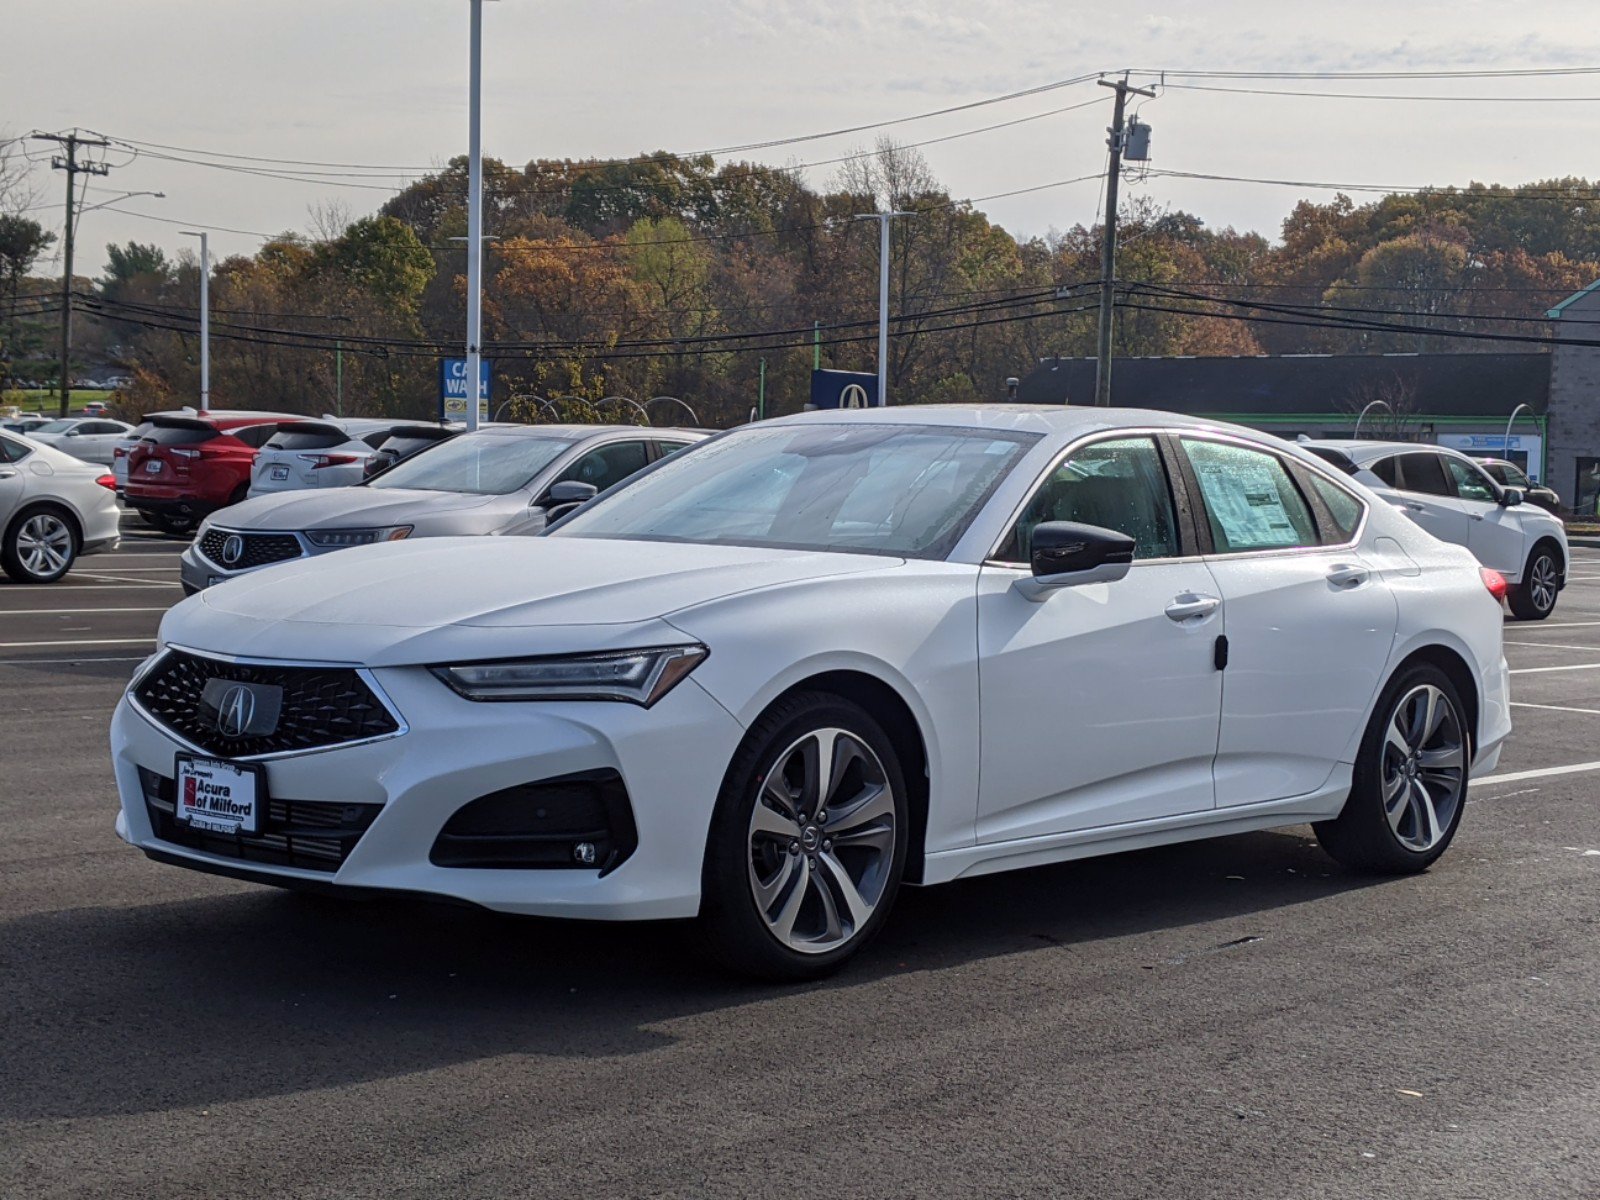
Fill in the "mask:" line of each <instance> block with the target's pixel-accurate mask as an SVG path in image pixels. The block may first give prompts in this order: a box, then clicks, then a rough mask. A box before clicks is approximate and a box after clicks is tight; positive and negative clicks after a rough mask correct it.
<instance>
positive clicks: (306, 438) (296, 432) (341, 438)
mask: <svg viewBox="0 0 1600 1200" xmlns="http://www.w3.org/2000/svg"><path fill="white" fill-rule="evenodd" d="M349 440H350V438H349V436H348V435H347V434H346V433H345V432H344V430H342V429H329V428H327V427H321V428H314V429H308V430H300V429H295V428H294V427H292V426H291V427H289V428H286V429H280V430H278V432H277V433H275V434H273V435H272V436H271V437H270V438H268V439H267V443H266V449H268V450H326V449H328V448H329V447H330V446H342V445H344V443H345V442H347V441H349Z"/></svg>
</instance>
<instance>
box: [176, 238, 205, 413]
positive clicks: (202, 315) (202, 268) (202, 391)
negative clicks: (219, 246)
mask: <svg viewBox="0 0 1600 1200" xmlns="http://www.w3.org/2000/svg"><path fill="white" fill-rule="evenodd" d="M178 232H180V233H182V234H183V235H184V236H185V237H197V238H199V239H200V411H201V412H206V411H207V410H209V409H210V407H211V250H210V245H209V244H208V242H207V239H206V235H205V233H204V231H201V230H195V229H181V230H179V231H178Z"/></svg>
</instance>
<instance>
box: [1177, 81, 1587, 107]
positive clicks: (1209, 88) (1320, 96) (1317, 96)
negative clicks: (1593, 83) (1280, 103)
mask: <svg viewBox="0 0 1600 1200" xmlns="http://www.w3.org/2000/svg"><path fill="white" fill-rule="evenodd" d="M1162 86H1163V87H1168V88H1181V89H1182V90H1184V91H1186V92H1232V93H1234V94H1236V95H1241V96H1301V97H1304V98H1307V99H1312V100H1403V101H1406V102H1408V103H1409V102H1414V101H1434V100H1439V101H1445V102H1454V103H1460V104H1592V103H1594V102H1596V101H1600V96H1430V95H1427V94H1426V93H1423V94H1418V95H1410V96H1398V95H1393V94H1381V95H1380V94H1377V93H1373V92H1307V91H1301V90H1298V89H1292V90H1291V89H1287V88H1246V87H1225V86H1222V85H1220V84H1207V83H1166V84H1163V85H1162Z"/></svg>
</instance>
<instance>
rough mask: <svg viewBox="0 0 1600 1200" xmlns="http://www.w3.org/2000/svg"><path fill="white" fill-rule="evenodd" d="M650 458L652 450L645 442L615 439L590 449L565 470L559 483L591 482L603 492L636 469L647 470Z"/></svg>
mask: <svg viewBox="0 0 1600 1200" xmlns="http://www.w3.org/2000/svg"><path fill="white" fill-rule="evenodd" d="M648 460H649V452H648V451H647V450H646V448H645V443H644V442H612V443H611V444H610V445H608V446H601V447H600V448H599V449H596V450H591V451H589V453H587V454H585V455H584V456H583V457H582V458H580V459H579V460H578V461H577V462H575V463H573V464H572V465H571V466H570V467H568V468H567V469H566V470H565V471H563V472H562V473H561V478H560V479H558V480H556V482H557V483H565V482H567V481H568V480H576V481H577V482H578V483H592V484H594V486H595V488H596V490H597V491H602V492H603V491H605V490H606V489H607V488H608V487H611V486H612V485H613V484H617V483H621V482H622V481H623V480H624V479H626V478H628V476H630V475H632V474H634V473H635V472H638V471H642V470H644V468H645V464H646V462H647V461H648Z"/></svg>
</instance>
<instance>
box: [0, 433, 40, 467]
mask: <svg viewBox="0 0 1600 1200" xmlns="http://www.w3.org/2000/svg"><path fill="white" fill-rule="evenodd" d="M32 453H33V447H32V446H29V445H28V444H27V443H25V442H14V441H12V440H11V439H10V438H8V437H0V462H4V463H15V462H21V461H22V460H23V459H25V458H27V457H28V455H30V454H32Z"/></svg>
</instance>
